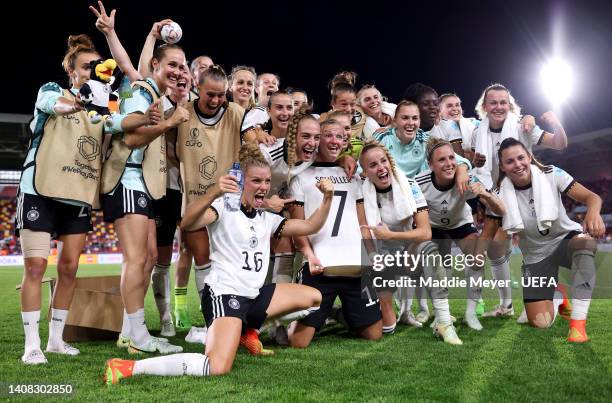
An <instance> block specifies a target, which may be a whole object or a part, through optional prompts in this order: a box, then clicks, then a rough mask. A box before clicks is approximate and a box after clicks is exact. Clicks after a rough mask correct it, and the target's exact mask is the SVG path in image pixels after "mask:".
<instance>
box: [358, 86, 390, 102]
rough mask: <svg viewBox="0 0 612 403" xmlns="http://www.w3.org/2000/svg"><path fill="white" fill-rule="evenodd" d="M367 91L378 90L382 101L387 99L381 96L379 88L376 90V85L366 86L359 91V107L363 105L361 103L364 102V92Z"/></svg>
mask: <svg viewBox="0 0 612 403" xmlns="http://www.w3.org/2000/svg"><path fill="white" fill-rule="evenodd" d="M366 90H376V92H378V95H379V96H380V100H381V102H382V101H385V100H386V99H385V98H384V97H383V95H382V94H381V92H380V90H379V89H378V88H376V87H375V86H374V85H372V84H366V85H364V86H362V87H361V89H359V92H357V103H358V104H359V105H361V101H362V99H361V98H362V97H363V92H364V91H366Z"/></svg>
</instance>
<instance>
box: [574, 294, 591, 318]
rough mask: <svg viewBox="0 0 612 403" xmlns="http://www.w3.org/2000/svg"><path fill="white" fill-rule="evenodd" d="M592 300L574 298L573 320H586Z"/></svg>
mask: <svg viewBox="0 0 612 403" xmlns="http://www.w3.org/2000/svg"><path fill="white" fill-rule="evenodd" d="M589 305H591V300H590V299H579V298H572V319H573V320H586V318H587V314H588V313H589Z"/></svg>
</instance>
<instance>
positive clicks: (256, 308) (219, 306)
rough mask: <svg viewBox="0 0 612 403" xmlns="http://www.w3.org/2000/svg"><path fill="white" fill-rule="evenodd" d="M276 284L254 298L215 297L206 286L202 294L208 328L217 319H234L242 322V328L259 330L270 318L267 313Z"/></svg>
mask: <svg viewBox="0 0 612 403" xmlns="http://www.w3.org/2000/svg"><path fill="white" fill-rule="evenodd" d="M275 289H276V284H267V285H264V286H263V287H261V288H260V289H259V295H258V296H257V297H256V298H254V299H251V298H246V297H241V296H240V295H227V294H224V295H215V294H214V293H213V291H212V290H211V288H210V287H209V286H208V284H206V285H205V286H204V291H203V292H202V313H203V314H204V320H206V326H208V327H210V326H211V325H212V323H213V322H214V320H215V319H217V318H222V317H228V316H230V317H232V318H238V319H240V320H242V325H243V326H242V328H243V330H244V329H245V328H247V327H248V328H252V329H259V328H260V327H261V325H263V323H264V321H265V320H266V318H267V317H268V314H267V313H266V311H267V310H268V306H270V301H272V296H273V295H274V290H275Z"/></svg>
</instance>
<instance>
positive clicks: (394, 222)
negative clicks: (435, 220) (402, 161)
mask: <svg viewBox="0 0 612 403" xmlns="http://www.w3.org/2000/svg"><path fill="white" fill-rule="evenodd" d="M408 183H409V184H410V190H411V192H412V197H413V198H414V201H415V203H416V207H417V212H419V211H422V210H426V209H427V202H426V201H425V197H424V196H423V193H422V192H421V189H420V187H419V185H418V184H417V183H416V182H415V181H414V180H413V179H408ZM391 190H392V188H391V187H389V188H388V189H386V190H378V189H376V202H377V203H378V210H379V212H380V219H381V221H382V222H384V223H385V224H387V226H388V227H389V229H390V230H391V231H397V232H405V231H411V230H412V229H413V224H414V220H413V218H412V217H408V218H407V219H405V220H401V221H400V220H398V219H397V217H396V215H395V204H393V192H392V191H391Z"/></svg>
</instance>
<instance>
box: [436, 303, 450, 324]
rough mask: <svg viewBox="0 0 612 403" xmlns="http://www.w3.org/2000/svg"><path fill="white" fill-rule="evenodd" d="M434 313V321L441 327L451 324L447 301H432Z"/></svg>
mask: <svg viewBox="0 0 612 403" xmlns="http://www.w3.org/2000/svg"><path fill="white" fill-rule="evenodd" d="M432 304H433V307H434V311H435V314H436V321H437V322H438V323H439V324H441V325H450V324H451V323H453V322H452V320H451V317H450V310H449V307H448V300H447V299H434V300H432Z"/></svg>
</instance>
